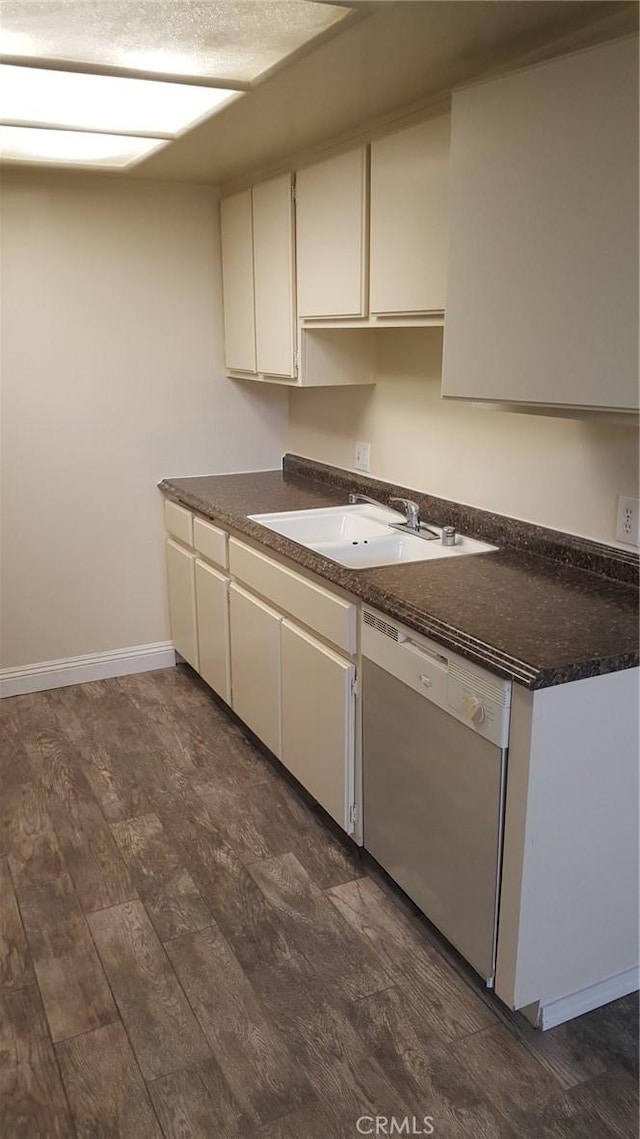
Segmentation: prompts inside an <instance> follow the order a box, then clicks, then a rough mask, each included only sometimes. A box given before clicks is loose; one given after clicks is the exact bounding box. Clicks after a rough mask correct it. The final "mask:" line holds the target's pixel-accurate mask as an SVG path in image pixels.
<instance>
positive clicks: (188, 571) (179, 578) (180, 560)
mask: <svg viewBox="0 0 640 1139" xmlns="http://www.w3.org/2000/svg"><path fill="white" fill-rule="evenodd" d="M195 562H196V556H195V554H194V553H191V552H190V551H189V550H185V549H184V547H183V546H179V545H178V543H177V542H174V541H173V539H171V538H167V579H168V586H169V620H170V623H171V639H172V641H173V644H174V647H175V649H176V650H177V652H179V653H180V656H182V657H184V659H185V660H186V661H188V662H189V664H190V665H192V667H193V668H195V669H197V668H198V633H197V627H196V582H195Z"/></svg>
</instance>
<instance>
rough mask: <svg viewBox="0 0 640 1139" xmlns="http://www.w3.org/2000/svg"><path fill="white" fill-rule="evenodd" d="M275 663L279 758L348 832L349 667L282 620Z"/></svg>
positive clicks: (351, 669) (351, 681)
mask: <svg viewBox="0 0 640 1139" xmlns="http://www.w3.org/2000/svg"><path fill="white" fill-rule="evenodd" d="M281 665H282V762H283V763H284V765H285V767H287V768H288V769H289V771H290V772H291V773H292V774H293V775H295V777H296V779H298V780H299V781H300V783H302V785H303V786H304V787H306V788H307V790H308V791H309V792H310V793H311V794H312V795H313V797H314V798H315V799H317V801H318V802H319V803H320V805H321V806H322V807H324V809H325V810H326V811H327V812H328V813H329V814H330V815H331V817H332V818H333V819H335V820H336V822H337V823H339V824H340V826H341V827H344V829H345V830H346V831H349V832H350V831H352V830H353V822H352V819H351V817H350V816H351V804H352V802H353V780H354V747H355V743H354V741H355V692H354V684H355V667H354V665H353V664H352V663H351V662H350V661H348V660H345V658H344V657H342V656H339V655H338V654H337V653H335V652H333V651H332V650H331V649H329V648H327V647H326V646H325V645H323V644H321V643H320V642H319V641H317V640H315V638H313V637H311V636H309V634H308V633H305V632H303V631H302V629H299V628H298V627H297V626H296V625H293V624H291V623H290V622H289V621H287V620H283V622H282V662H281Z"/></svg>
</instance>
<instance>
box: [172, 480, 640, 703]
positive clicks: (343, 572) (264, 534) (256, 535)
mask: <svg viewBox="0 0 640 1139" xmlns="http://www.w3.org/2000/svg"><path fill="white" fill-rule="evenodd" d="M272 473H275V472H255V474H256V475H260V474H272ZM194 477H197V476H194ZM205 477H207V476H205ZM211 477H212V478H215V477H216V476H211ZM219 477H225V476H219ZM181 481H182V480H181V479H171V478H166V479H163V480H162V481H161V482H160V483H159V484H158V489H159V490H160V491H161V492H162V494H163V495H164V496H165V497H166V498H169V499H171V500H172V501H174V502H176V503H178V504H179V505H181V506H185V507H187V508H188V509H191V510H194V511H197V512H198V513H199V514H201V515H202V516H203V517H205V518H208V519H209V520H210V521H212V522H214V523H215V524H217V525H220V526H221V527H223V528H225V529H228V530H232V531H234V532H235V533H237V534H239V535H241V536H244V537H247V538H250V539H252V540H253V541H255V542H256V543H258V544H259V545H260V546H262V547H264V548H265V549H266V550H269V551H270V552H272V553H274V554H276V555H279V556H280V557H284V558H286V559H287V560H288V561H290V562H292V563H293V564H294V565H298V566H300V567H301V568H303V569H306V570H308V571H309V572H310V573H313V574H315V575H316V576H317V577H319V578H320V579H322V580H324V581H326V582H328V583H330V584H332V585H334V586H337V587H338V588H339V589H342V590H344V592H346V593H349V594H351V595H352V596H353V597H355V598H357V599H358V600H359V601H361V602H363V603H365V604H367V605H370V606H371V607H372V608H375V609H377V610H378V611H379V612H381V613H384V614H385V615H386V616H389V617H392V618H395V619H396V620H398V621H400V622H402V623H404V624H406V625H408V626H409V627H411V628H413V629H415V631H416V632H419V633H422V634H423V635H425V636H428V637H429V636H430V637H433V638H434V639H435V640H436V641H438V642H439V643H441V644H443V645H445V646H446V647H447V648H449V649H451V650H453V651H455V652H459V653H460V654H461V655H462V656H464V657H466V658H467V659H469V660H471V661H472V662H474V663H476V664H478V665H481V666H483V667H486V668H488V669H489V671H491V672H494V673H496V674H497V675H500V676H503V677H505V678H506V679H509V680H513V681H515V682H516V683H518V684H520V685H521V686H522V687H524V688H527V689H529V690H537V689H541V688H549V687H553V686H556V685H559V684H566V683H569V682H571V681H575V680H582V679H586V678H589V677H594V676H600V675H603V674H605V673H609V672H617V671H620V670H622V669H628V668H633V667H635V666H637V665H638V664H639V663H640V652H638V651H635V652H628V651H627V652H621V653H614V654H611V655H607V656H602V657H598V658H595V659H589V660H579V661H575V662H567V663H566V664H563V665H560V666H558V667H554V668H540V667H537V666H535V665H531V664H530V663H528V662H527V661H524V660H521V659H518V658H517V657H513V656H510V655H508V654H507V653H505V652H504V651H502V650H501V649H498V648H495V647H493V646H492V645H490V644H488V643H486V642H484V641H480V640H478V639H477V638H475V637H473V636H472V635H470V634H469V633H468V632H466V631H465V629H464V628H463V627H459V626H454V625H451V624H449V623H446V622H443V621H440V620H439V619H438V618H436V617H435V616H433V615H432V614H429V612H428V610H426V609H419V608H417V607H416V606H415V605H412V604H411V603H409V602H407V601H403V599H402V598H401V597H399V596H394V595H393V593H389V592H387V591H386V590H383V589H381V588H380V587H379V586H377V585H376V584H375V583H373V582H371V581H370V580H369V579H368V578H367V577H366V576H365V574H366V571H363V570H350V569H348V568H347V567H344V566H341V565H339V564H338V563H336V562H332V561H329V560H328V559H326V558H323V557H321V556H319V555H318V554H316V553H315V552H314V551H312V550H307V549H305V547H304V546H300V545H299V544H298V543H296V542H293V541H291V540H290V539H288V538H284V537H283V536H282V535H280V534H277V533H275V532H274V531H270V530H268V529H266V528H265V527H264V526H261V525H260V524H259V523H256V522H253V521H252V520H251V518H250V517H249V516H248V515H247V514H246V513H243V512H241V511H239V510H225V509H224V507H223V506H217V505H214V504H212V501H211V498H210V496H209V497H206V498H205V497H201V496H199V495H198V494H197V493H194V492H193V490H188V489H186V488H184V487H181V486H180V485H178V484H179V483H180V482H181ZM296 483H305V484H308V486H309V489H311V488H313V489H314V490H320V491H321V493H323V494H324V495H327V496H328V497H333V495H332V490H333V493H334V494H335V492H336V489H337V488H328V487H327V486H326V484H325V485H322V484H321V483H320V482H316V480H314V479H307V478H304V476H302V474H300V475H298V477H297V478H296ZM256 513H259V511H256ZM483 556H485V555H475V557H478V558H479V557H483ZM486 556H490V555H486ZM582 572H584V571H582Z"/></svg>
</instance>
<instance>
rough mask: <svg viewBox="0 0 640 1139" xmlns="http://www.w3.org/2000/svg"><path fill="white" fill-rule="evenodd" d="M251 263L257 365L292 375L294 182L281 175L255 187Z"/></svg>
mask: <svg viewBox="0 0 640 1139" xmlns="http://www.w3.org/2000/svg"><path fill="white" fill-rule="evenodd" d="M253 263H254V284H255V311H256V366H257V371H258V372H263V373H264V374H265V375H271V376H288V377H294V376H295V374H296V371H295V319H294V317H295V307H294V306H295V298H294V283H293V266H294V251H293V202H292V178H291V175H290V174H284V175H283V176H282V177H281V178H272V179H271V181H269V182H262V183H261V184H260V185H259V186H254V188H253Z"/></svg>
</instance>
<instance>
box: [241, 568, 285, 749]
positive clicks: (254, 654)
mask: <svg viewBox="0 0 640 1139" xmlns="http://www.w3.org/2000/svg"><path fill="white" fill-rule="evenodd" d="M229 614H230V629H231V691H232V707H233V710H234V712H236V713H237V715H238V716H239V717H240V719H241V720H244V722H245V724H247V726H248V727H249V728H251V731H252V732H255V734H256V735H257V736H258V738H259V739H261V740H262V742H263V743H265V744H266V745H267V747H268V748H270V749H271V751H272V752H273V753H274V755H277V756H278V758H280V754H281V750H282V749H281V744H280V625H281V623H282V618H281V616H280V614H279V613H276V612H275V611H274V610H273V609H269V607H268V606H267V605H265V604H264V603H263V602H262V601H258V599H257V598H256V597H254V596H253V595H252V594H251V593H247V592H246V590H244V589H241V588H240V586H238V585H235V584H232V585H231V586H230V588H229Z"/></svg>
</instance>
